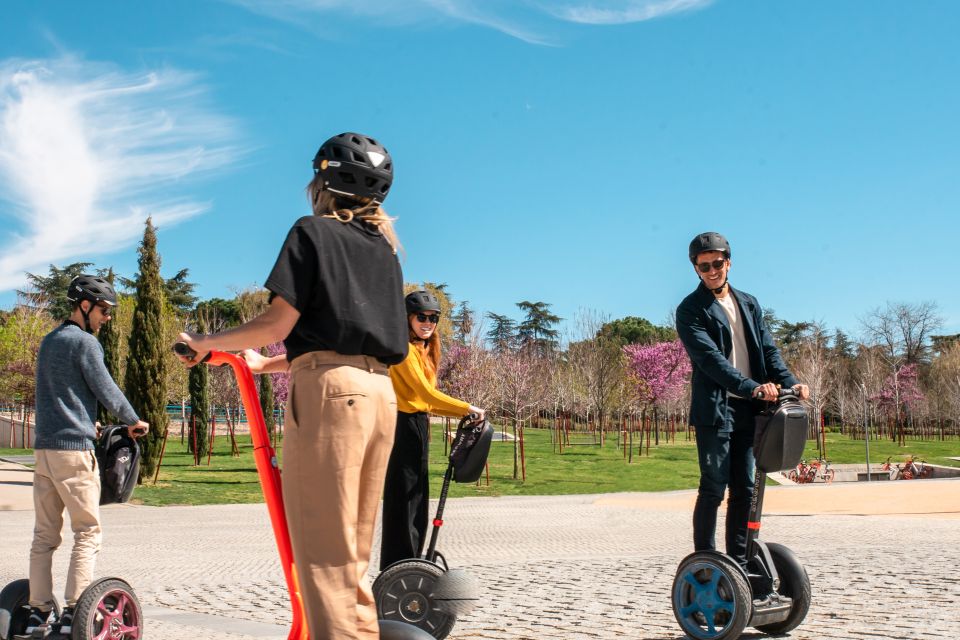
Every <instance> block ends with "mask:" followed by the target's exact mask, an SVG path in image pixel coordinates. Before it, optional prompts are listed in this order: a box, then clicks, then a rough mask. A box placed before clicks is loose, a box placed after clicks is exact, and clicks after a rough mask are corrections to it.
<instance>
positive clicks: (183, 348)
mask: <svg viewBox="0 0 960 640" xmlns="http://www.w3.org/2000/svg"><path fill="white" fill-rule="evenodd" d="M173 352H174V353H175V354H177V355H178V356H183V357H184V358H189V359H190V360H193V359H194V358H196V357H197V352H196V351H194V350H193V349H191V348H190V345H188V344H187V343H186V342H175V343H174V344H173ZM211 355H212V353H211V352H208V353H207V355H206V356H205V357H204V358H203V360H201V361H200V362H206V361H207V360H209V359H210V356H211Z"/></svg>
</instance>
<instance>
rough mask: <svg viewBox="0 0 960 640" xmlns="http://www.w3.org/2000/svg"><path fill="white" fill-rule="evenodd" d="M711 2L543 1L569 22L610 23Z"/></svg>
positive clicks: (695, 6)
mask: <svg viewBox="0 0 960 640" xmlns="http://www.w3.org/2000/svg"><path fill="white" fill-rule="evenodd" d="M712 3H713V0H626V1H623V0H620V1H616V0H607V1H606V2H594V3H589V4H584V3H581V2H559V1H557V2H551V3H549V4H544V5H543V7H544V9H546V10H547V11H549V12H550V13H551V14H552V15H554V16H556V17H557V18H560V19H561V20H566V21H568V22H577V23H581V24H596V25H609V24H625V23H629V22H643V21H645V20H653V19H654V18H662V17H664V16H667V15H670V14H673V13H680V12H684V11H694V10H697V9H703V8H704V7H707V6H708V5H710V4H712Z"/></svg>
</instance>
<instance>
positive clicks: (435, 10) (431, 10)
mask: <svg viewBox="0 0 960 640" xmlns="http://www.w3.org/2000/svg"><path fill="white" fill-rule="evenodd" d="M228 1H232V2H233V3H234V4H237V5H240V6H243V7H246V8H247V9H249V10H251V11H255V12H257V13H260V14H263V15H267V16H270V17H273V18H276V19H278V20H284V21H287V22H291V23H295V24H300V25H303V24H304V18H309V16H311V15H317V14H325V15H330V14H334V13H339V14H342V15H346V16H352V17H362V18H364V19H374V20H377V21H379V22H380V23H381V24H387V25H408V24H415V23H424V22H443V21H446V22H466V23H470V24H476V25H480V26H483V27H487V28H490V29H495V30H497V31H500V32H502V33H505V34H507V35H509V36H512V37H514V38H518V39H520V40H523V41H525V42H529V43H531V44H546V45H549V44H554V43H555V37H554V32H555V31H556V27H557V25H558V23H559V22H562V23H567V24H570V23H572V24H591V25H611V24H623V23H628V22H642V21H644V20H652V19H654V18H660V17H663V16H666V15H670V14H673V13H678V12H683V11H692V10H695V9H702V8H704V7H706V6H708V5H710V4H711V3H712V2H713V0H597V1H595V2H582V1H580V0H228ZM314 26H315V25H314ZM311 28H313V26H311Z"/></svg>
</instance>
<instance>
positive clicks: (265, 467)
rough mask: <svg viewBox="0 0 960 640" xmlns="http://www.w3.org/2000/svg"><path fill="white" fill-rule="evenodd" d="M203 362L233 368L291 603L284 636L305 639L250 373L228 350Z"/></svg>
mask: <svg viewBox="0 0 960 640" xmlns="http://www.w3.org/2000/svg"><path fill="white" fill-rule="evenodd" d="M207 362H208V363H209V364H211V365H213V366H215V367H218V366H220V365H224V364H228V365H230V366H231V367H232V368H233V372H234V374H235V375H236V377H237V384H238V386H239V387H240V397H241V398H242V400H243V408H244V409H245V410H246V412H247V421H248V423H249V425H250V436H251V438H252V439H253V459H254V461H255V462H256V465H257V474H258V475H259V476H260V485H261V487H262V488H263V497H264V499H265V500H266V502H267V511H269V513H270V524H271V525H272V526H273V534H274V536H275V537H276V539H277V549H278V550H279V552H280V564H281V566H282V567H283V575H284V577H285V578H286V580H287V589H289V591H290V602H291V605H292V607H293V624H292V625H291V627H290V635H289V636H287V638H288V640H309V639H310V630H309V628H308V627H307V625H306V624H305V623H304V615H303V598H302V597H301V595H300V582H299V579H298V577H297V568H296V565H294V563H293V549H292V548H291V546H290V531H289V530H288V529H287V517H286V514H285V512H284V509H283V493H282V491H281V488H280V468H279V465H278V464H277V453H276V451H274V449H273V447H272V446H270V438H269V437H268V434H267V424H266V422H264V420H263V410H262V409H261V408H260V399H259V397H258V396H257V387H256V384H255V383H254V380H253V374H252V373H250V367H248V366H247V363H246V361H245V360H244V359H243V358H241V357H239V356H236V355H234V354H232V353H226V352H224V351H211V352H210V356H209V358H208V359H207Z"/></svg>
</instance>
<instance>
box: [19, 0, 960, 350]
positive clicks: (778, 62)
mask: <svg viewBox="0 0 960 640" xmlns="http://www.w3.org/2000/svg"><path fill="white" fill-rule="evenodd" d="M957 25H960V3H955V2H951V1H949V0H941V1H934V0H929V1H922V2H906V1H899V2H893V1H885V0H861V1H854V0H849V1H846V2H785V1H780V2H773V1H770V0H756V1H750V0H736V1H734V0H713V1H712V2H711V1H709V0H622V1H620V2H614V1H610V0H601V1H594V2H586V1H584V2H581V1H580V0H554V1H550V0H516V1H513V2H506V1H500V0H475V1H467V0H403V1H401V0H352V1H348V0H284V1H277V2H253V0H249V1H245V0H236V1H226V0H224V1H197V0H189V1H181V0H171V1H167V2H136V3H134V2H120V1H115V2H106V1H100V2H97V1H90V2H83V3H67V2H60V3H52V2H28V1H26V0H13V1H11V2H6V3H4V17H3V21H2V22H0V307H4V308H9V307H10V306H11V305H12V304H13V302H14V300H15V297H14V294H13V290H14V289H15V288H17V287H22V286H23V273H24V272H25V271H31V272H43V273H45V272H46V269H47V265H48V264H50V263H55V264H58V265H63V264H67V263H69V262H73V261H78V260H87V261H91V262H95V263H96V264H97V265H98V266H107V265H113V266H114V267H115V268H116V269H117V270H118V271H119V272H121V273H123V274H126V275H129V274H132V273H133V272H134V271H135V270H136V250H135V249H136V244H137V242H138V241H139V239H140V237H141V235H142V222H141V221H142V220H143V218H144V217H145V215H146V214H147V213H152V214H153V215H154V217H155V220H156V221H157V223H158V226H159V242H160V251H161V253H162V256H163V265H164V266H163V272H164V275H166V276H171V275H173V274H174V273H175V272H176V271H177V270H179V269H181V268H189V269H190V275H191V279H192V280H193V281H195V282H197V284H198V293H199V294H200V295H201V296H203V297H215V296H219V297H227V296H230V295H231V294H232V291H233V290H236V289H242V288H245V287H248V286H252V285H257V284H261V283H262V282H263V281H264V280H265V278H266V275H267V273H268V272H269V270H270V268H271V266H272V264H273V261H274V259H275V257H276V254H277V250H278V249H279V246H280V244H281V242H282V240H283V238H284V236H285V234H286V231H287V229H288V228H289V226H290V224H291V223H292V222H293V221H294V220H295V219H296V218H297V217H299V216H301V215H305V214H306V213H307V212H308V209H307V206H306V201H305V199H304V196H303V187H304V186H305V184H306V183H307V181H308V180H309V178H310V175H311V167H310V163H311V160H312V157H313V154H314V153H315V152H316V148H317V147H318V146H319V144H320V143H321V142H322V141H323V140H324V139H326V138H327V137H329V136H331V135H333V134H336V133H340V132H342V131H348V130H353V131H360V132H363V133H367V134H369V135H372V136H375V137H377V138H378V139H380V140H382V141H383V142H384V144H385V145H386V146H387V148H388V149H389V150H390V152H391V154H392V155H393V157H394V163H395V168H396V181H395V186H394V188H393V190H392V191H391V195H390V198H389V199H388V200H387V202H386V209H387V210H388V212H389V213H391V214H392V215H394V216H396V217H397V218H398V221H397V230H398V233H399V235H400V238H401V241H402V242H403V244H404V246H405V248H406V257H405V259H404V262H403V269H404V275H405V278H406V280H407V281H411V282H412V281H424V280H429V281H438V282H446V283H447V284H448V286H449V290H450V292H451V293H452V294H453V295H454V297H455V298H456V299H457V300H463V299H466V300H469V302H470V304H471V306H473V307H474V308H475V309H476V310H478V311H479V312H481V313H483V312H486V311H494V312H497V313H506V314H509V315H514V316H517V315H518V312H517V309H516V307H515V306H514V303H515V302H517V301H520V300H542V301H545V302H548V303H550V304H552V305H553V310H554V311H555V312H556V313H558V314H559V315H560V316H562V317H564V318H566V319H568V320H571V319H573V318H574V316H575V315H576V314H577V313H578V311H579V310H581V309H586V310H593V311H595V312H599V313H601V314H605V315H608V316H609V317H611V318H617V317H623V316H626V315H638V316H643V317H646V318H648V319H650V320H652V321H653V322H657V323H660V322H664V321H665V320H666V319H667V317H668V314H669V313H670V311H671V309H673V308H675V306H676V304H677V303H678V302H679V300H680V299H682V298H683V296H684V295H686V293H688V292H689V291H690V290H691V289H692V288H693V287H694V286H695V284H696V276H695V275H694V274H693V272H692V270H691V267H690V264H689V262H688V261H687V257H686V247H687V244H688V243H689V241H690V239H691V238H692V237H693V235H695V234H696V233H698V232H700V231H705V230H716V231H721V232H723V233H725V234H726V235H727V236H728V237H729V238H730V241H731V243H732V245H733V268H732V271H731V282H732V283H733V285H734V286H738V287H740V288H742V289H744V290H746V291H749V292H751V293H753V294H754V295H756V296H757V297H758V298H759V299H760V302H761V303H762V304H763V305H764V306H765V307H770V308H772V309H774V310H775V311H776V313H777V314H778V315H779V316H781V317H783V318H786V319H788V320H791V321H800V320H819V321H823V322H824V323H825V324H826V325H827V326H828V327H830V328H834V327H840V328H843V329H845V330H847V331H848V332H852V333H854V334H857V333H858V331H859V326H860V323H859V319H860V318H861V317H863V316H865V315H866V314H868V313H869V311H870V310H871V309H874V308H876V307H881V306H883V305H885V304H886V302H887V301H892V302H901V301H902V302H921V301H927V300H933V301H936V302H937V303H938V305H939V308H940V312H941V314H942V316H943V317H944V320H945V324H944V327H943V332H944V333H947V332H949V333H954V332H960V296H957V295H955V293H954V291H953V288H952V285H953V284H954V282H955V281H956V276H955V271H956V269H955V262H956V258H955V256H956V255H957V254H958V250H957V239H958V238H960V222H958V221H957V219H958V215H957V214H958V209H960V162H958V161H960V144H958V143H960V135H958V134H960V122H958V118H957V114H958V113H960V83H957V81H956V79H957V78H958V77H960V55H958V54H960V44H958V41H957V38H956V27H957ZM567 324H568V325H570V324H572V323H569V322H568V323H567Z"/></svg>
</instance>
